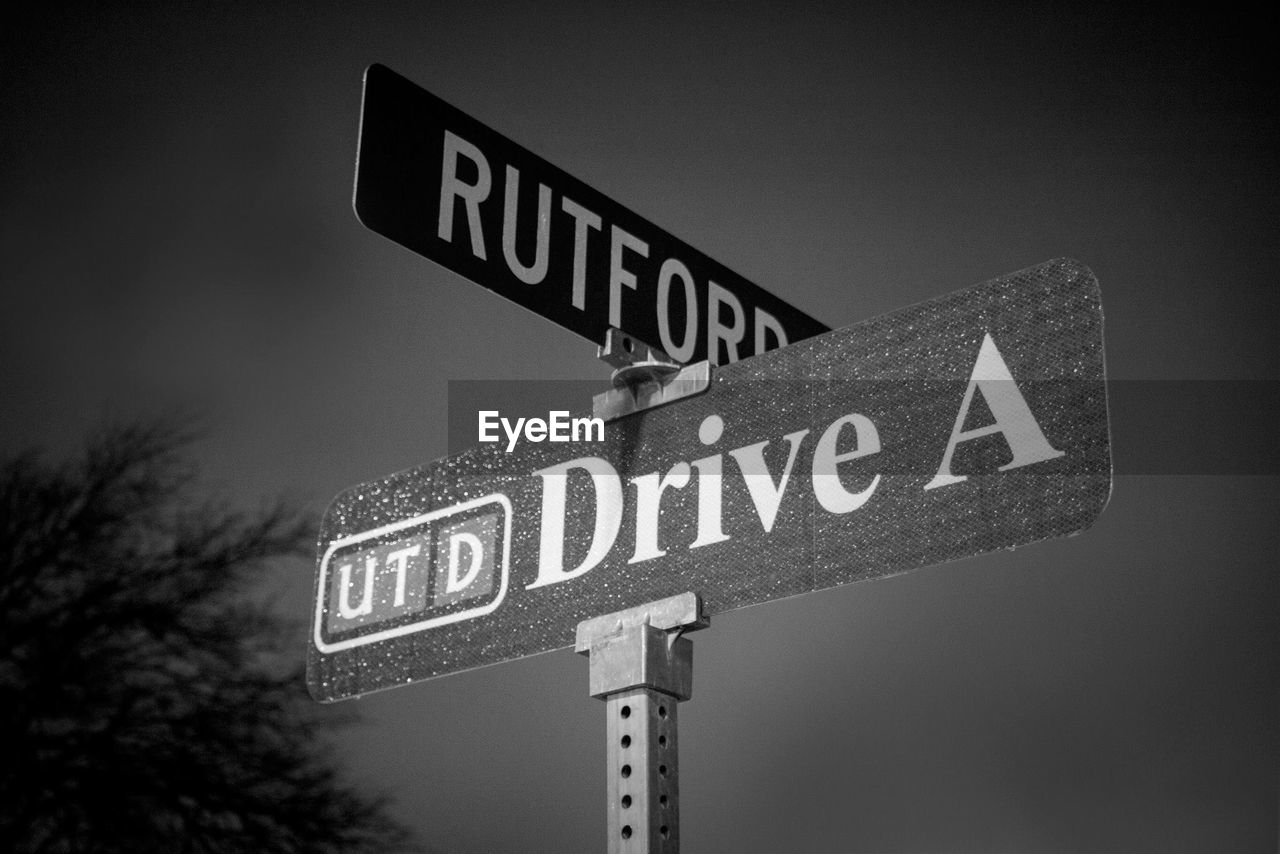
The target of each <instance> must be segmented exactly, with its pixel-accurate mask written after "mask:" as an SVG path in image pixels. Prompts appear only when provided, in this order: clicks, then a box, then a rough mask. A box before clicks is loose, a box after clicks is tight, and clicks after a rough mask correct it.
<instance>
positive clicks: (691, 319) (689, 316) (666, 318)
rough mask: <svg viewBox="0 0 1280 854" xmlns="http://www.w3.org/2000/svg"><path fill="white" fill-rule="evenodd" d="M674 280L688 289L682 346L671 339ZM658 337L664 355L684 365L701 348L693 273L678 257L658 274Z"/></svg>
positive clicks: (672, 259) (685, 297)
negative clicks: (698, 346) (696, 349)
mask: <svg viewBox="0 0 1280 854" xmlns="http://www.w3.org/2000/svg"><path fill="white" fill-rule="evenodd" d="M673 277H674V278H678V279H679V280H680V284H681V285H683V286H684V337H683V338H682V339H681V341H680V343H679V344H676V342H675V339H673V338H672V337H671V305H670V299H671V279H672V278H673ZM658 338H659V345H660V346H661V347H662V350H663V352H665V353H666V354H667V355H668V356H670V357H671V358H672V359H674V360H675V361H677V362H680V363H682V364H683V363H685V362H688V361H689V360H690V359H692V358H693V351H694V349H695V348H696V347H697V345H698V303H697V297H696V296H695V295H694V291H693V274H692V273H690V272H689V268H688V267H686V266H685V265H684V264H683V263H682V262H680V261H678V260H676V259H675V258H668V259H667V260H665V261H663V262H662V269H661V270H659V271H658Z"/></svg>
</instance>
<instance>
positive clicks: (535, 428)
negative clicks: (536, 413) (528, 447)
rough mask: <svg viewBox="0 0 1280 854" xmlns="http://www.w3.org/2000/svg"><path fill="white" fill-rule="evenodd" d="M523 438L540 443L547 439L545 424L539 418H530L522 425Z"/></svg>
mask: <svg viewBox="0 0 1280 854" xmlns="http://www.w3.org/2000/svg"><path fill="white" fill-rule="evenodd" d="M524 437H525V439H527V440H528V441H530V442H541V441H542V440H544V439H546V438H547V422H545V421H543V420H542V419H541V418H530V419H529V420H528V421H526V422H525V425H524Z"/></svg>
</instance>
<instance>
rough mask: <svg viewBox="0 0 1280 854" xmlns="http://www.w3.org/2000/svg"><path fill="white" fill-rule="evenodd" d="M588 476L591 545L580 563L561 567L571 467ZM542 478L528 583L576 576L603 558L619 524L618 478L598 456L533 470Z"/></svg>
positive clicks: (554, 581)
mask: <svg viewBox="0 0 1280 854" xmlns="http://www.w3.org/2000/svg"><path fill="white" fill-rule="evenodd" d="M575 468H576V469H581V470H583V471H585V472H586V473H587V474H589V475H590V476H591V484H592V488H593V490H594V493H595V510H596V513H595V526H594V529H593V530H592V533H591V545H590V546H588V548H587V554H586V557H584V558H583V559H582V563H580V564H578V566H576V567H574V568H573V569H569V570H566V569H565V568H564V523H565V510H566V504H567V502H568V492H569V490H568V481H569V471H570V470H571V469H575ZM534 474H536V475H538V476H539V477H541V478H542V533H541V540H540V541H539V546H538V577H537V578H536V579H534V581H533V583H532V584H530V585H529V588H528V589H530V590H532V589H533V588H535V587H545V586H547V585H548V584H559V583H560V582H562V581H568V580H569V579H571V578H577V577H578V576H580V575H582V574H583V573H585V572H587V571H588V570H591V569H592V568H594V567H595V566H596V564H598V563H600V561H602V560H604V557H605V555H607V554H608V553H609V550H610V549H611V548H613V542H614V540H616V539H617V537H618V529H619V528H621V527H622V502H623V498H622V480H621V479H620V478H619V477H618V472H617V470H616V469H615V468H614V467H613V466H612V465H610V464H609V462H608V461H607V460H603V459H601V458H600V457H582V458H581V459H576V460H570V461H569V462H567V463H559V464H557V465H554V466H548V467H547V468H544V469H539V470H538V471H535V472H534Z"/></svg>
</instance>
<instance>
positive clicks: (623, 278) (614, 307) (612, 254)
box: [609, 225, 649, 328]
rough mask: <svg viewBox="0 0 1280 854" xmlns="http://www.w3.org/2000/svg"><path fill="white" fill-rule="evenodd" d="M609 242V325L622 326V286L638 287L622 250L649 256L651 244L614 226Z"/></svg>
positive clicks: (644, 256) (645, 256) (633, 288)
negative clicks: (625, 266)
mask: <svg viewBox="0 0 1280 854" xmlns="http://www.w3.org/2000/svg"><path fill="white" fill-rule="evenodd" d="M611 233H612V239H611V241H610V244H609V325H610V326H613V327H619V328H620V327H621V326H622V288H623V286H624V285H625V286H626V287H628V288H631V290H633V291H634V290H635V289H636V274H635V273H633V272H632V271H630V270H628V269H626V268H624V267H623V266H622V250H623V249H630V250H631V251H632V252H634V253H636V254H637V255H639V256H640V257H642V258H648V257H649V244H648V243H645V242H644V241H643V240H641V239H640V238H638V237H636V236H634V235H632V234H628V233H627V232H625V231H623V230H622V229H621V228H618V226H616V225H615V226H612V229H611Z"/></svg>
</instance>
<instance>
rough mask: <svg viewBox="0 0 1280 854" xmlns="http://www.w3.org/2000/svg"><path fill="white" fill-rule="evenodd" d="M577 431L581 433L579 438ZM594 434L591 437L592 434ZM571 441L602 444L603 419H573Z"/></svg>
mask: <svg viewBox="0 0 1280 854" xmlns="http://www.w3.org/2000/svg"><path fill="white" fill-rule="evenodd" d="M579 429H581V431H582V433H581V436H579V433H578V431H579ZM593 433H594V434H595V435H594V436H592V434H593ZM573 441H575V442H603V441H604V419H603V418H575V419H573Z"/></svg>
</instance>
